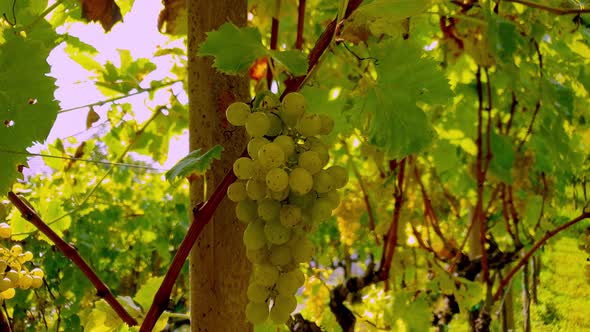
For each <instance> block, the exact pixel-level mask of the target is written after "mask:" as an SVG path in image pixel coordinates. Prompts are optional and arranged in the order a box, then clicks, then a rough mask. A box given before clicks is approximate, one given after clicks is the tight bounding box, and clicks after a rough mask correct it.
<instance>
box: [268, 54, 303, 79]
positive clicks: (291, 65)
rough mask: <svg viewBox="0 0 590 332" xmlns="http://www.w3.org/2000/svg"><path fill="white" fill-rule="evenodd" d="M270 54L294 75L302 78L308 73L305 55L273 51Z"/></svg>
mask: <svg viewBox="0 0 590 332" xmlns="http://www.w3.org/2000/svg"><path fill="white" fill-rule="evenodd" d="M269 54H270V55H271V56H272V57H273V59H275V60H276V61H277V62H279V63H280V64H282V65H283V66H284V67H285V68H287V70H288V71H290V72H291V73H293V75H295V76H301V75H305V73H307V58H306V57H305V55H304V54H303V53H301V52H299V51H295V50H290V51H283V52H279V51H273V50H271V51H269Z"/></svg>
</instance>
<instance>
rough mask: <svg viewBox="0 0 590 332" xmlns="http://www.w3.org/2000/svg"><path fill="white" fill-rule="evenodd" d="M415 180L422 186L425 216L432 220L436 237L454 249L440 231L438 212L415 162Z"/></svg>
mask: <svg viewBox="0 0 590 332" xmlns="http://www.w3.org/2000/svg"><path fill="white" fill-rule="evenodd" d="M414 178H415V179H416V182H418V185H419V186H420V191H421V193H422V201H423V202H424V216H425V217H426V218H430V223H431V225H432V229H434V232H435V233H436V235H438V237H439V238H440V240H441V241H442V243H443V245H444V247H445V248H446V249H452V248H451V247H450V246H449V242H448V241H447V239H446V238H445V236H444V234H443V232H442V231H441V230H440V225H439V222H438V217H437V216H436V212H435V211H434V208H433V207H432V201H431V200H430V196H428V192H426V187H424V183H422V178H421V177H420V170H419V169H418V166H417V165H416V163H415V162H414Z"/></svg>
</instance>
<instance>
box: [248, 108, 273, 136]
mask: <svg viewBox="0 0 590 332" xmlns="http://www.w3.org/2000/svg"><path fill="white" fill-rule="evenodd" d="M269 129H270V119H269V118H268V115H266V113H264V112H254V113H250V115H249V116H248V119H247V120H246V132H248V134H249V135H250V136H252V137H262V136H264V135H266V133H267V132H268V130H269Z"/></svg>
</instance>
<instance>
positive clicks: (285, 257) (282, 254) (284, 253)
mask: <svg viewBox="0 0 590 332" xmlns="http://www.w3.org/2000/svg"><path fill="white" fill-rule="evenodd" d="M270 262H271V263H272V264H273V265H277V266H282V265H287V264H289V263H291V248H290V247H289V246H286V245H281V246H272V247H271V248H270Z"/></svg>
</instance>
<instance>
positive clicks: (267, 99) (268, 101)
mask: <svg viewBox="0 0 590 332" xmlns="http://www.w3.org/2000/svg"><path fill="white" fill-rule="evenodd" d="M263 93H264V95H263V96H262V99H261V100H260V102H259V103H258V108H260V109H263V110H272V109H278V108H279V107H281V100H280V99H279V97H278V96H276V95H274V94H273V93H272V92H270V91H266V92H263ZM257 98H258V97H257Z"/></svg>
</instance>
